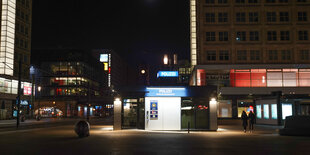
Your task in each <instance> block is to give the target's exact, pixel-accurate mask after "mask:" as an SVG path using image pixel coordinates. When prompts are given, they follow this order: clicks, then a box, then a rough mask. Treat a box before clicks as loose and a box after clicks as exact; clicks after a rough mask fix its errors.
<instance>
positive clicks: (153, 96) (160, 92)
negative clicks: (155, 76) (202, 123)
mask: <svg viewBox="0 0 310 155" xmlns="http://www.w3.org/2000/svg"><path fill="white" fill-rule="evenodd" d="M146 91H147V93H146V95H145V96H146V97H145V129H146V130H181V97H186V96H187V91H186V88H183V87H176V88H166V87H165V88H162V87H147V88H146Z"/></svg>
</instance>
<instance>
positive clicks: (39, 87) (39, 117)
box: [37, 86, 41, 121]
mask: <svg viewBox="0 0 310 155" xmlns="http://www.w3.org/2000/svg"><path fill="white" fill-rule="evenodd" d="M38 95H39V97H41V86H38ZM40 108H41V105H40V99H39V98H38V116H37V121H39V120H40V119H41V113H40Z"/></svg>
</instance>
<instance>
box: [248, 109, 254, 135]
mask: <svg viewBox="0 0 310 155" xmlns="http://www.w3.org/2000/svg"><path fill="white" fill-rule="evenodd" d="M254 123H255V114H254V113H253V112H252V111H250V113H249V130H250V132H253V129H254Z"/></svg>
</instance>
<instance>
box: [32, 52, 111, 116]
mask: <svg viewBox="0 0 310 155" xmlns="http://www.w3.org/2000/svg"><path fill="white" fill-rule="evenodd" d="M33 52H34V53H35V54H34V55H33V56H32V59H33V64H34V66H36V68H39V69H37V72H36V77H35V79H36V85H37V87H40V89H37V91H36V101H35V109H36V114H38V112H40V115H41V116H43V117H53V116H64V117H73V116H79V117H86V116H87V115H88V116H89V115H90V116H104V115H105V114H106V112H108V111H109V109H111V108H112V106H111V104H112V100H113V97H112V94H111V93H110V92H109V91H107V88H108V81H107V79H105V78H104V77H106V74H107V73H106V72H104V71H103V70H104V66H103V64H101V63H100V62H99V59H97V58H95V57H93V56H92V55H91V54H90V52H86V51H82V50H73V49H55V50H35V51H33ZM46 53H48V55H47V54H46ZM38 109H39V110H38ZM88 110H89V112H88ZM87 113H88V114H87Z"/></svg>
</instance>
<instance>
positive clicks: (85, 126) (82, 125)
mask: <svg viewBox="0 0 310 155" xmlns="http://www.w3.org/2000/svg"><path fill="white" fill-rule="evenodd" d="M89 129H90V126H89V123H88V122H87V121H84V120H81V121H79V122H77V123H76V125H75V129H74V131H75V133H76V134H77V135H78V136H79V137H80V138H83V137H88V136H89Z"/></svg>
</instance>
